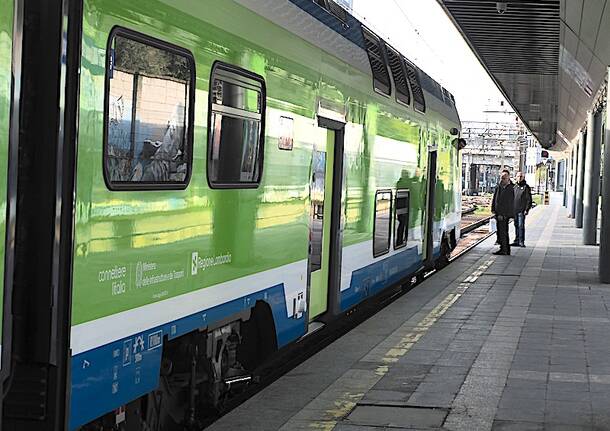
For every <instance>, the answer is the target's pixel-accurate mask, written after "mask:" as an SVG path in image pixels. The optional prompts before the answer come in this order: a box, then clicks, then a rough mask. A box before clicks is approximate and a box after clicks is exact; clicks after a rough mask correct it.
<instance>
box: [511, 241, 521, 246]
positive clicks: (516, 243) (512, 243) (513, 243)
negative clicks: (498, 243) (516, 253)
mask: <svg viewBox="0 0 610 431" xmlns="http://www.w3.org/2000/svg"><path fill="white" fill-rule="evenodd" d="M510 245H512V246H513V247H520V245H519V243H518V242H517V241H515V242H511V243H510Z"/></svg>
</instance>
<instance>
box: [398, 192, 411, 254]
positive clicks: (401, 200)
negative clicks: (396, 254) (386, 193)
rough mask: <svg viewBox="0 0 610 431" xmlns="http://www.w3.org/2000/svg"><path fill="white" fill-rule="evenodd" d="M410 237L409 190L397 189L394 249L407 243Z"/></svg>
mask: <svg viewBox="0 0 610 431" xmlns="http://www.w3.org/2000/svg"><path fill="white" fill-rule="evenodd" d="M408 238H409V190H397V191H396V198H395V199H394V249H397V248H402V247H404V246H406V245H407V239H408Z"/></svg>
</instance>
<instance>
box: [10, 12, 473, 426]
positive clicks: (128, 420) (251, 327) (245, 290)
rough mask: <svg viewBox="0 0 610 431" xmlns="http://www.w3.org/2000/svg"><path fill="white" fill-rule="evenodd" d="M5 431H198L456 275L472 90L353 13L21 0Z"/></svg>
mask: <svg viewBox="0 0 610 431" xmlns="http://www.w3.org/2000/svg"><path fill="white" fill-rule="evenodd" d="M0 58H1V61H0V77H1V78H2V79H0V201H1V202H2V204H3V205H4V207H5V208H6V211H5V212H6V220H3V224H2V230H1V231H0V234H2V235H4V236H5V237H6V241H5V244H3V245H4V248H3V250H2V251H3V253H4V251H5V250H6V253H4V254H3V257H4V263H5V265H4V267H3V268H2V270H3V271H4V272H3V282H4V284H3V287H4V320H3V322H4V327H3V341H4V343H3V344H4V345H3V356H2V358H3V361H2V366H3V368H2V376H3V378H4V379H5V381H4V388H5V390H4V402H3V425H4V427H5V428H4V429H5V430H13V429H15V430H30V429H31V430H34V429H35V430H52V429H64V428H66V429H70V430H76V429H85V430H89V429H92V430H93V429H95V430H100V429H104V430H105V429H125V430H139V429H148V430H172V429H185V428H187V429H188V427H192V428H193V429H195V427H196V425H197V422H198V419H199V415H200V414H201V413H200V412H201V411H202V409H203V408H204V407H205V406H210V405H211V406H218V405H219V404H221V403H222V402H223V399H224V398H225V397H226V396H227V394H228V393H229V392H230V390H231V389H232V388H234V387H235V386H237V385H242V384H244V383H247V382H248V381H249V379H250V378H251V377H252V375H253V373H255V370H256V369H257V368H258V367H259V366H260V365H261V364H263V363H264V361H265V360H266V359H268V358H269V357H270V356H271V355H273V354H274V353H275V352H276V351H278V350H279V349H282V348H284V347H286V346H289V345H290V344H291V343H294V342H295V341H297V340H299V339H301V338H302V337H304V336H306V335H307V334H308V333H311V332H313V331H314V329H316V328H317V327H319V326H320V325H321V324H324V323H328V322H331V321H335V320H337V319H342V318H343V317H344V316H345V315H346V314H347V313H349V312H350V311H351V310H353V309H354V308H355V307H357V306H358V305H359V304H361V303H362V302H363V301H365V300H367V299H368V298H371V297H373V296H375V295H377V294H378V293H380V292H382V291H384V290H387V289H390V288H393V287H396V286H399V285H400V284H401V283H402V282H404V281H405V280H409V279H410V278H412V277H414V276H417V275H418V274H421V273H422V271H423V270H424V269H426V268H430V267H432V266H434V265H438V264H441V263H443V262H444V261H445V260H446V259H447V257H448V254H449V253H450V251H451V250H452V249H453V248H454V247H455V245H456V242H457V240H458V238H459V222H460V217H461V206H460V194H461V190H460V187H461V180H460V178H461V172H460V169H461V157H460V151H459V150H460V147H461V143H462V142H463V141H462V140H461V139H460V138H459V129H460V121H459V117H458V114H457V111H456V107H455V100H454V98H453V96H452V95H451V94H450V93H449V92H448V91H447V90H445V89H444V88H442V87H441V86H440V85H439V84H438V83H436V82H435V81H434V80H433V79H432V78H430V77H429V76H428V75H426V74H425V73H423V72H422V71H421V70H419V69H418V68H417V66H415V65H414V64H413V63H411V62H410V61H409V60H407V59H406V58H404V56H402V55H401V54H400V53H399V52H398V51H397V50H395V49H394V48H392V47H391V46H389V45H388V44H387V43H386V42H384V41H383V40H382V39H381V38H379V37H378V36H377V35H376V34H375V33H374V32H372V31H371V30H369V29H368V28H366V27H365V26H364V25H363V24H361V23H360V22H359V21H358V20H357V19H356V18H354V17H353V16H351V15H350V14H349V13H348V12H346V11H345V10H343V9H342V8H340V7H339V6H338V5H336V4H335V3H334V2H332V0H316V1H312V0H273V1H271V0H203V1H199V2H193V1H188V0H172V1H168V0H149V1H133V0H129V1H127V0H0Z"/></svg>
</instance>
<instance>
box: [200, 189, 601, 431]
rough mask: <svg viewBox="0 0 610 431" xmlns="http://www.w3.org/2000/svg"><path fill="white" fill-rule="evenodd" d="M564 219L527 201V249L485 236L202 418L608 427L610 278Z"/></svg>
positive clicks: (239, 424)
mask: <svg viewBox="0 0 610 431" xmlns="http://www.w3.org/2000/svg"><path fill="white" fill-rule="evenodd" d="M573 226H574V222H573V220H570V219H568V218H567V210H566V209H564V208H562V207H561V206H560V199H559V197H557V198H556V199H554V200H553V201H552V205H551V206H548V207H537V208H536V209H534V210H533V211H532V213H531V214H530V216H529V217H528V220H527V238H526V245H527V248H524V249H521V248H513V255H512V256H493V255H492V254H491V252H492V251H494V250H495V248H496V247H495V246H494V245H493V242H494V240H493V238H491V239H489V240H487V241H485V242H484V243H482V244H481V245H479V246H478V247H477V248H476V249H474V250H472V251H471V252H470V253H469V254H468V255H466V256H464V257H462V258H460V259H459V260H458V261H456V262H454V263H452V264H451V265H450V266H449V267H448V268H446V269H444V270H442V271H441V272H439V273H438V274H435V275H434V276H432V277H430V278H429V279H427V280H426V281H425V282H423V283H422V284H420V285H419V286H418V287H416V288H415V289H413V290H412V291H410V292H409V293H408V294H406V295H404V296H403V297H401V298H400V299H398V300H397V301H395V302H394V303H392V304H390V305H389V306H388V307H386V308H385V309H384V310H382V311H380V312H379V313H378V314H377V315H375V316H373V317H372V318H370V319H369V320H367V321H366V322H364V323H362V324H361V325H359V326H358V327H357V328H355V329H354V330H352V331H351V332H350V333H348V334H346V335H345V336H344V337H342V338H341V339H339V340H337V341H336V342H335V343H333V344H332V345H330V346H328V347H327V348H326V349H324V350H323V351H321V352H319V353H318V354H317V355H315V356H313V357H312V358H310V359H309V360H307V361H306V362H304V363H303V364H301V365H300V366H298V367H297V368H295V369H294V370H292V371H291V372H289V373H288V374H286V375H285V376H283V377H282V378H280V379H279V380H278V381H276V382H275V383H273V384H272V385H270V386H269V387H267V388H266V389H265V390H263V391H261V392H260V393H259V394H257V395H256V396H254V397H253V398H251V399H250V400H248V401H247V402H245V403H244V404H243V405H242V406H241V407H239V408H237V409H236V410H234V411H232V412H231V413H229V414H228V415H226V416H225V417H223V418H221V419H220V420H218V421H217V422H216V423H215V424H213V425H212V426H211V427H210V428H209V429H210V430H213V431H221V430H237V429H240V430H286V431H293V430H337V431H360V430H363V431H364V430H369V431H374V430H376V431H378V430H389V429H392V430H395V429H398V430H404V429H409V430H413V429H415V430H429V429H435V430H439V429H442V430H464V431H473V430H520V431H521V430H524V431H527V430H532V431H533V430H610V314H609V311H608V310H609V307H610V286H609V285H600V284H598V281H597V272H596V271H597V265H598V260H597V253H598V250H597V247H588V246H582V245H581V243H582V234H581V231H580V230H577V229H575V228H574V227H573ZM511 230H512V228H511ZM511 235H512V233H511Z"/></svg>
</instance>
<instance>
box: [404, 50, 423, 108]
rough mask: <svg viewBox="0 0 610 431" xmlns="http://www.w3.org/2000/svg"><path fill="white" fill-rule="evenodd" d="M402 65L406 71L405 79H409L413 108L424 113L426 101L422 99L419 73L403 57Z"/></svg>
mask: <svg viewBox="0 0 610 431" xmlns="http://www.w3.org/2000/svg"><path fill="white" fill-rule="evenodd" d="M403 63H404V66H405V70H406V71H407V78H409V85H410V86H411V92H412V93H413V107H414V108H415V109H417V110H418V111H420V112H426V99H425V98H424V92H423V90H422V88H421V84H420V82H419V71H418V69H417V68H416V67H415V66H414V65H413V64H412V63H411V62H410V61H409V60H407V59H406V58H404V57H403Z"/></svg>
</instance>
